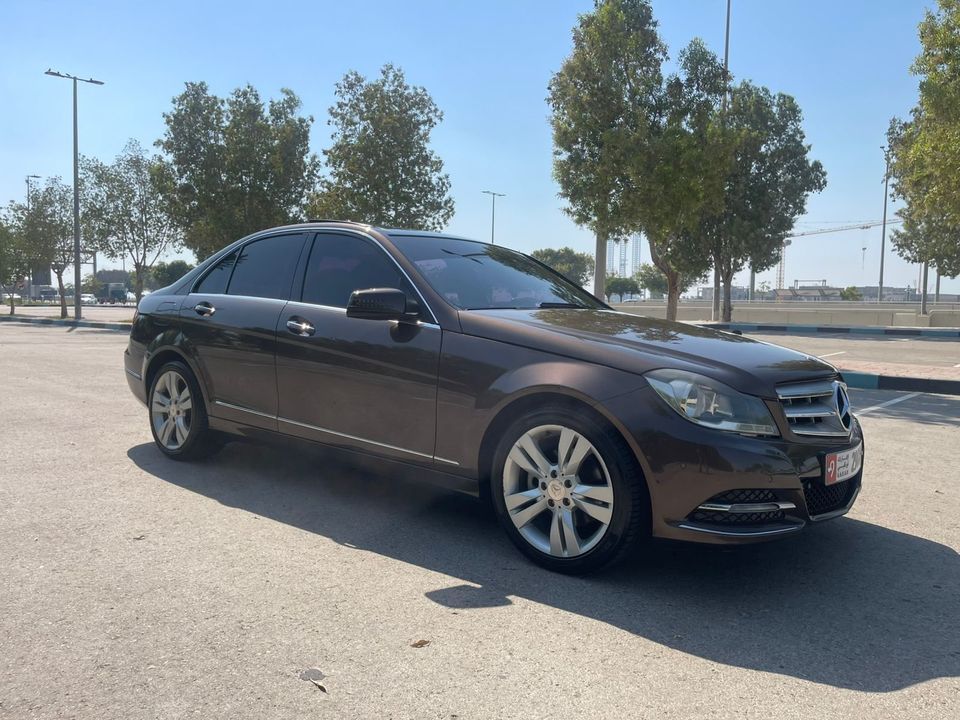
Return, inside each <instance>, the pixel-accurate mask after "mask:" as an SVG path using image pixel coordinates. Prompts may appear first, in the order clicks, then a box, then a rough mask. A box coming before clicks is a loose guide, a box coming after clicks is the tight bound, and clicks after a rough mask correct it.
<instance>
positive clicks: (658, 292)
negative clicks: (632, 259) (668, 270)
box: [634, 263, 667, 298]
mask: <svg viewBox="0 0 960 720" xmlns="http://www.w3.org/2000/svg"><path fill="white" fill-rule="evenodd" d="M634 278H635V279H636V281H637V285H638V286H639V287H641V288H643V289H644V290H646V291H647V292H648V293H650V297H660V298H662V297H663V296H664V295H665V294H666V292H667V278H666V277H665V276H664V274H663V273H662V272H660V269H659V268H657V266H656V265H651V264H650V263H643V264H642V265H641V266H640V267H639V269H638V270H637V272H636V274H635V275H634Z"/></svg>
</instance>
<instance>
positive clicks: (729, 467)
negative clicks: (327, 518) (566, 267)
mask: <svg viewBox="0 0 960 720" xmlns="http://www.w3.org/2000/svg"><path fill="white" fill-rule="evenodd" d="M125 365H126V373H127V380H128V382H129V384H130V388H131V389H132V390H133V393H134V394H135V395H136V396H137V397H138V398H139V399H140V400H141V401H142V402H144V403H145V404H146V405H147V408H148V414H149V420H150V427H151V430H152V431H153V436H154V439H155V440H156V443H157V446H158V447H159V449H160V450H161V451H162V452H163V453H165V454H166V455H168V456H169V457H171V458H176V459H188V458H196V457H199V456H200V455H202V454H206V453H209V452H211V451H213V450H215V449H217V448H219V447H220V446H221V445H222V439H223V438H224V437H226V436H229V435H230V434H234V435H236V434H242V435H247V436H250V435H256V434H265V435H269V434H271V433H280V434H283V435H291V436H296V437H299V438H304V439H307V440H311V441H314V442H318V443H323V444H325V445H332V446H337V447H340V448H345V449H349V450H352V451H358V452H362V453H366V454H371V455H376V456H380V457H382V458H386V459H388V460H391V461H395V462H402V463H406V464H408V465H411V466H414V467H415V468H417V469H418V470H419V471H420V473H421V474H422V475H424V476H429V477H430V478H432V479H433V480H434V481H436V480H440V481H441V482H443V483H445V484H447V485H448V486H450V487H452V488H456V489H459V490H466V491H469V492H473V493H475V494H479V495H480V496H481V497H485V498H486V497H489V498H490V500H491V501H492V505H493V508H494V510H495V512H496V514H497V515H498V517H499V519H500V522H501V524H502V525H503V527H504V529H505V530H506V532H507V534H508V535H509V536H510V539H511V540H512V541H513V542H514V543H515V544H516V545H517V547H518V548H519V549H520V550H521V551H523V552H524V553H525V554H526V555H527V556H528V557H530V558H532V559H533V560H534V561H536V562H538V563H540V564H541V565H544V566H546V567H548V568H551V569H554V570H560V571H563V572H584V571H588V570H592V569H595V568H598V567H600V566H603V565H605V564H607V563H609V562H611V561H613V560H616V559H617V558H619V557H622V556H623V555H624V554H625V553H627V552H629V551H630V550H631V549H632V548H633V547H635V546H636V544H637V543H638V541H640V540H641V539H642V538H644V537H648V536H654V537H661V538H673V539H678V540H691V541H698V542H713V543H743V542H751V541H757V540H765V539H768V538H774V537H779V536H784V535H789V534H791V533H795V532H798V531H800V530H801V529H802V528H803V527H804V526H805V525H807V524H808V523H811V522H817V521H821V520H826V519H828V518H832V517H836V516H838V515H842V514H844V513H845V512H847V510H849V509H850V506H851V505H852V504H853V502H854V500H855V499H856V497H857V493H858V492H859V490H860V479H861V472H862V470H861V468H862V464H863V436H862V434H861V430H860V426H859V423H858V422H857V420H856V418H855V417H854V416H853V414H852V413H851V410H850V404H849V401H848V397H847V391H846V386H845V384H844V382H843V378H842V377H841V376H840V375H839V374H838V373H837V371H836V369H835V368H833V367H832V366H831V365H829V364H827V363H825V362H823V361H821V360H818V359H816V358H813V357H810V356H807V355H804V354H802V353H798V352H795V351H793V350H787V349H785V348H781V347H777V346H775V345H769V344H767V343H762V342H757V341H754V340H750V339H748V338H745V337H742V336H739V335H732V334H728V333H722V332H716V331H713V330H708V329H704V328H700V327H696V326H692V325H685V324H680V323H671V322H664V321H661V320H653V319H649V318H644V317H640V316H636V315H629V314H624V313H619V312H615V311H613V310H611V309H610V308H609V307H607V306H606V305H605V304H603V303H602V302H600V301H599V300H597V299H596V298H594V297H592V296H591V295H590V294H588V293H586V292H584V291H583V290H582V289H581V288H579V287H576V286H575V285H573V284H571V283H570V282H568V281H567V280H566V279H564V278H563V277H562V276H560V275H558V274H557V273H555V272H554V271H553V270H551V269H550V268H548V267H546V266H545V265H543V264H541V263H539V262H537V261H536V260H534V259H532V258H530V257H527V256H526V255H522V254H520V253H517V252H514V251H512V250H509V249H507V248H504V247H497V246H493V245H488V244H485V243H480V242H475V241H472V240H465V239H462V238H456V237H448V236H445V235H436V234H429V233H423V232H415V231H407V230H384V229H380V228H374V227H370V226H367V225H360V224H356V223H346V222H318V223H308V224H303V225H294V226H289V227H281V228H276V229H273V230H267V231H264V232H260V233H256V234H255V235H251V236H250V237H246V238H243V239H242V240H238V241H237V242H236V243H234V244H233V245H230V246H229V247H227V248H224V249H223V250H222V251H220V252H219V253H217V254H216V255H214V256H213V257H211V258H209V259H208V260H206V261H205V262H203V263H201V264H200V265H199V266H198V267H197V268H195V269H194V270H192V271H191V272H190V273H188V274H187V275H185V276H184V277H183V278H181V279H180V280H179V281H178V282H176V283H174V284H173V285H171V286H170V287H167V288H165V289H163V290H159V291H156V292H154V293H152V294H151V295H149V296H147V297H145V298H144V299H143V300H142V301H141V302H140V307H139V309H138V313H137V316H136V318H135V320H134V323H133V328H132V330H131V333H130V344H129V347H128V349H127V351H126V354H125ZM394 467H396V466H394Z"/></svg>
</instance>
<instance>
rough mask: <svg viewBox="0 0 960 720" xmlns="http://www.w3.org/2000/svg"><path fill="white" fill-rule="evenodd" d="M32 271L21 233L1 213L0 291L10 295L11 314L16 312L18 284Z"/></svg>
mask: <svg viewBox="0 0 960 720" xmlns="http://www.w3.org/2000/svg"><path fill="white" fill-rule="evenodd" d="M29 272H30V259H29V257H28V255H27V253H26V251H25V247H24V243H23V241H22V237H21V235H20V233H18V232H17V231H16V228H15V227H14V226H13V225H12V223H11V222H9V220H8V219H7V218H6V217H4V216H2V215H0V292H6V293H9V295H10V314H11V315H13V314H14V312H15V309H14V308H15V300H14V297H13V296H14V295H15V294H17V292H16V290H17V285H19V284H20V283H21V281H22V280H23V278H24V277H25V276H26V275H27V274H28V273H29Z"/></svg>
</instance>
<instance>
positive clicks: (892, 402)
mask: <svg viewBox="0 0 960 720" xmlns="http://www.w3.org/2000/svg"><path fill="white" fill-rule="evenodd" d="M917 395H923V393H918V392H915V393H910V394H909V395H902V396H900V397H898V398H894V399H893V400H887V401H886V402H885V403H880V404H879V405H871V406H870V407H868V408H864V409H863V410H857V411H855V412H854V415H856V416H857V417H859V416H860V415H865V414H867V413H868V412H873V411H874V410H880V409H881V408H885V407H890V406H891V405H896V404H897V403H902V402H903V401H904V400H910V399H912V398H915V397H917Z"/></svg>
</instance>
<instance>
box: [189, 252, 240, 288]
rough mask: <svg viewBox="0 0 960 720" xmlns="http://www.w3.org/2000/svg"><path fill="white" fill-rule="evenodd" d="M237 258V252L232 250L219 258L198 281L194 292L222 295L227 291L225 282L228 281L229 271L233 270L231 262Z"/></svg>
mask: <svg viewBox="0 0 960 720" xmlns="http://www.w3.org/2000/svg"><path fill="white" fill-rule="evenodd" d="M236 259H237V253H236V252H232V253H230V254H229V255H227V256H226V257H225V258H223V259H222V260H220V262H218V263H217V264H216V265H214V266H213V269H212V270H211V271H210V272H208V273H207V276H206V277H205V278H204V279H203V280H201V281H200V284H199V285H198V286H197V290H196V292H198V293H203V294H204V295H222V294H223V293H225V292H226V291H227V283H228V282H229V281H230V271H231V270H233V263H234V262H235V261H236Z"/></svg>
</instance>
